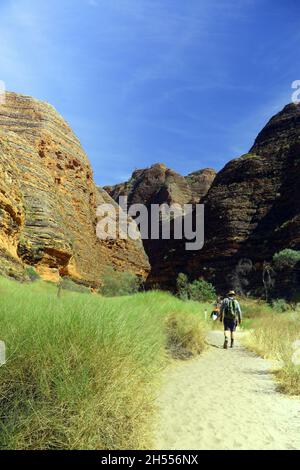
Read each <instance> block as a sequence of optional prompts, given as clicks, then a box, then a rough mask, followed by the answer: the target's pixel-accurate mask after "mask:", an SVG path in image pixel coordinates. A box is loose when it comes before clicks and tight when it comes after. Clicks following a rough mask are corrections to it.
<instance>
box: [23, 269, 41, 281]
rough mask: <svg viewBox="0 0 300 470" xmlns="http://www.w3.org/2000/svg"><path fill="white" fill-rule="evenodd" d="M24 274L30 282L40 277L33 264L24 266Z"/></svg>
mask: <svg viewBox="0 0 300 470" xmlns="http://www.w3.org/2000/svg"><path fill="white" fill-rule="evenodd" d="M26 274H27V276H28V277H29V279H30V281H31V282H35V281H38V280H39V279H40V276H39V274H38V273H37V272H36V270H35V269H34V267H33V266H28V267H27V268H26Z"/></svg>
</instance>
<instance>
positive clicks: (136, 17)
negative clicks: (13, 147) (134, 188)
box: [0, 0, 300, 185]
mask: <svg viewBox="0 0 300 470" xmlns="http://www.w3.org/2000/svg"><path fill="white" fill-rule="evenodd" d="M299 13H300V2H299V1H298V0H294V1H292V0H287V1H281V0H273V1H271V0H51V2H44V1H43V2H42V1H40V0H11V1H10V0H0V80H4V81H5V83H6V87H7V89H9V90H11V91H16V92H20V93H24V94H29V95H33V96H35V97H36V98H39V99H42V100H46V101H48V102H50V103H51V104H53V105H54V106H55V107H56V109H57V110H58V111H59V112H60V113H61V114H62V115H63V116H64V117H65V118H66V119H67V121H68V122H69V124H70V125H71V126H72V128H73V129H74V131H75V132H76V134H77V135H78V137H79V138H80V140H81V142H82V144H83V146H84V148H85V150H86V152H87V154H88V156H89V159H90V161H91V163H92V166H93V169H94V175H95V180H96V182H97V183H99V184H102V185H105V184H114V183H117V182H120V181H123V180H125V179H127V178H128V177H129V176H130V174H131V173H132V171H133V170H134V169H135V168H143V167H146V166H150V165H151V164H153V163H155V162H163V163H166V164H167V165H168V166H169V167H171V168H173V169H175V170H177V171H178V172H180V173H182V174H187V173H189V172H191V171H194V170H197V169H200V168H204V167H214V168H216V169H220V168H222V167H223V166H224V164H225V163H226V162H227V161H228V160H230V159H232V158H235V157H237V156H239V155H241V154H242V153H245V152H247V151H248V149H249V148H250V146H251V145H252V143H253V140H254V138H255V136H256V134H257V133H258V131H259V130H260V129H261V127H262V126H263V125H264V124H265V123H266V121H267V120H268V119H269V118H270V117H271V116H272V115H273V114H274V113H276V112H278V111H279V110H280V109H281V108H282V107H283V106H284V105H285V104H286V103H288V102H289V101H290V100H291V93H292V90H291V83H292V82H293V81H294V80H297V79H298V80H299V79H300V65H299V64H300V47H299V46H300V27H299V26H300V24H299V23H300V15H299Z"/></svg>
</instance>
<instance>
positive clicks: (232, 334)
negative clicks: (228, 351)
mask: <svg viewBox="0 0 300 470" xmlns="http://www.w3.org/2000/svg"><path fill="white" fill-rule="evenodd" d="M233 345H234V331H232V332H231V347H232V348H233Z"/></svg>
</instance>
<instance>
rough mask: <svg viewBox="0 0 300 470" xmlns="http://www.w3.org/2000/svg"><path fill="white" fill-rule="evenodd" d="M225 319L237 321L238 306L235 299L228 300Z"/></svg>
mask: <svg viewBox="0 0 300 470" xmlns="http://www.w3.org/2000/svg"><path fill="white" fill-rule="evenodd" d="M225 317H226V318H229V319H230V320H236V317H237V306H236V302H235V300H234V299H228V302H226V307H225Z"/></svg>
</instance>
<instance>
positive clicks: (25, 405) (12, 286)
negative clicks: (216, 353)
mask: <svg viewBox="0 0 300 470" xmlns="http://www.w3.org/2000/svg"><path fill="white" fill-rule="evenodd" d="M205 308H207V307H206V306H205V305H200V304H198V303H196V302H182V301H180V300H178V299H176V298H174V297H172V296H171V295H168V294H166V293H161V292H150V293H145V294H137V295H135V296H130V297H122V298H112V299H107V298H102V297H100V296H98V295H89V294H79V293H73V292H72V293H71V292H66V291H64V292H63V293H62V295H61V297H58V296H57V290H56V288H55V286H52V285H50V284H45V283H43V282H40V281H39V282H36V283H34V284H30V285H25V284H19V283H16V282H13V281H9V280H7V279H3V278H0V339H1V340H3V341H5V343H6V346H7V363H6V365H5V366H2V367H0V448H1V449H110V450H113V449H143V448H147V447H148V448H149V447H150V446H151V431H152V417H153V409H154V404H153V402H154V399H155V395H156V391H157V385H158V383H159V377H160V373H161V371H162V369H163V368H164V367H165V366H166V364H167V363H168V350H169V351H171V352H174V351H177V350H178V348H183V349H184V350H185V351H186V352H187V355H189V354H195V353H199V352H201V351H202V349H203V348H204V337H205V326H204V322H203V321H202V318H203V314H204V309H205ZM170 325H171V326H170Z"/></svg>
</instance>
